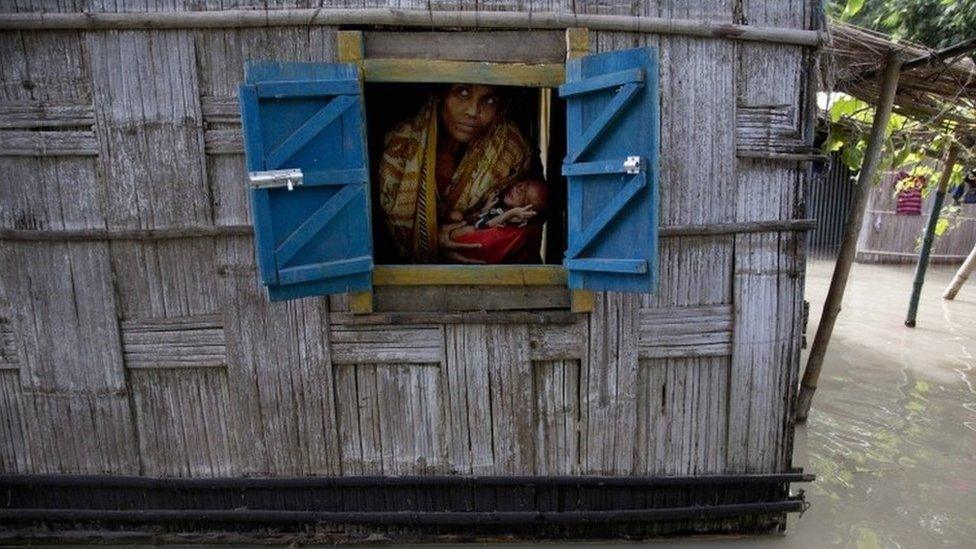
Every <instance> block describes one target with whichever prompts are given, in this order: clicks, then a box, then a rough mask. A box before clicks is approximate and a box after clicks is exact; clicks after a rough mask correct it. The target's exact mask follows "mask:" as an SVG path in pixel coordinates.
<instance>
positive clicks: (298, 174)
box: [247, 168, 305, 191]
mask: <svg viewBox="0 0 976 549" xmlns="http://www.w3.org/2000/svg"><path fill="white" fill-rule="evenodd" d="M247 177H248V179H250V180H251V186H252V187H254V188H256V189H273V188H277V187H288V190H289V191H290V190H293V189H294V188H295V186H297V185H301V184H302V183H303V182H304V181H305V178H304V176H303V175H302V170H301V169H300V168H292V169H289V170H268V171H264V172H248V174H247Z"/></svg>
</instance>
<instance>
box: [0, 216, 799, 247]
mask: <svg viewBox="0 0 976 549" xmlns="http://www.w3.org/2000/svg"><path fill="white" fill-rule="evenodd" d="M816 226H817V221H816V220H815V219H783V220H774V221H742V222H739V223H710V224H708V225H668V226H664V227H661V228H660V229H659V232H658V234H659V235H660V236H662V237H680V236H711V235H727V234H742V233H766V232H783V231H795V232H803V231H809V230H812V229H813V228H815V227H816ZM253 232H254V229H253V228H252V226H251V225H210V226H198V227H173V228H168V229H65V230H50V229H0V242H3V241H8V240H12V241H28V242H95V241H101V240H171V239H177V238H211V237H218V236H251V234H253Z"/></svg>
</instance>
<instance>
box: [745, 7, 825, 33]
mask: <svg viewBox="0 0 976 549" xmlns="http://www.w3.org/2000/svg"><path fill="white" fill-rule="evenodd" d="M812 5H813V2H810V1H809V0H742V2H741V7H740V8H739V9H741V11H742V14H741V18H742V22H743V23H744V24H747V25H765V26H769V27H777V28H790V29H808V28H810V25H809V23H808V21H809V20H810V18H811V14H810V8H811V6H812Z"/></svg>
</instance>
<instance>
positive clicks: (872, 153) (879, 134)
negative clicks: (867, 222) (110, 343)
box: [795, 51, 902, 421]
mask: <svg viewBox="0 0 976 549" xmlns="http://www.w3.org/2000/svg"><path fill="white" fill-rule="evenodd" d="M901 63H902V60H901V58H900V57H899V56H898V54H897V53H896V52H894V51H889V52H888V55H887V58H886V61H885V68H884V72H883V75H882V79H881V83H880V86H879V87H880V93H879V96H880V99H879V101H878V105H877V107H876V110H875V114H874V122H873V123H872V125H871V135H870V137H869V138H868V147H867V151H866V152H865V154H864V162H863V164H862V165H861V173H860V175H859V176H858V178H857V187H856V188H855V189H854V198H853V202H852V204H851V210H850V213H849V214H848V216H847V222H846V224H845V226H844V239H843V241H842V242H841V246H840V254H839V255H838V257H837V264H836V265H835V266H834V275H833V278H831V280H830V289H829V290H828V291H827V299H826V301H825V302H824V306H823V314H822V315H821V318H820V325H819V326H818V327H817V335H816V337H815V338H814V340H813V345H812V346H811V347H810V358H809V359H808V360H807V368H806V371H805V372H804V373H803V381H802V382H801V383H800V395H799V397H798V398H797V403H796V414H795V417H796V420H797V421H806V419H807V414H809V413H810V403H811V402H812V401H813V393H814V392H815V391H816V390H817V380H818V379H819V378H820V370H821V369H822V368H823V361H824V356H825V355H826V353H827V344H828V343H829V342H830V336H831V334H832V333H833V331H834V324H835V323H836V322H837V315H839V314H840V307H841V302H842V301H843V299H844V289H845V288H846V287H847V278H848V277H849V276H850V273H851V264H852V263H853V262H854V252H855V250H856V248H857V237H858V233H860V230H861V222H862V221H863V219H864V210H865V208H866V207H867V202H868V194H869V192H870V190H871V183H872V181H873V180H874V173H875V171H876V170H877V168H878V161H879V160H880V159H881V149H882V147H884V142H885V130H886V128H887V127H888V119H889V118H891V108H892V105H893V104H894V101H895V92H896V91H897V90H898V75H899V74H900V72H901Z"/></svg>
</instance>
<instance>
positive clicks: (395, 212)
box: [379, 99, 531, 263]
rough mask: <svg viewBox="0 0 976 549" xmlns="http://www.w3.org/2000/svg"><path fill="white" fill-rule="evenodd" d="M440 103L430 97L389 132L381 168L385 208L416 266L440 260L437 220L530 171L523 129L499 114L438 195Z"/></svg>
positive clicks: (398, 241)
mask: <svg viewBox="0 0 976 549" xmlns="http://www.w3.org/2000/svg"><path fill="white" fill-rule="evenodd" d="M438 105H439V103H438V102H437V101H436V100H434V99H431V100H430V101H428V102H427V104H426V105H425V106H424V108H423V109H421V111H420V112H419V113H417V115H416V116H415V117H413V118H412V119H410V120H407V121H406V122H403V123H402V124H400V125H399V126H397V127H396V128H395V129H394V130H393V131H391V132H390V133H389V134H387V136H386V139H385V140H384V144H383V158H382V159H381V160H380V169H379V197H380V207H381V208H382V210H383V213H384V215H385V218H386V225H387V227H388V228H389V230H390V234H391V235H392V236H393V239H394V240H395V242H396V245H397V248H398V251H399V253H400V255H401V256H403V257H412V258H413V261H414V262H416V263H433V262H435V261H437V225H438V219H439V218H443V217H444V216H446V215H447V214H448V213H449V212H451V211H461V212H466V211H468V210H470V209H471V208H472V207H474V206H475V205H476V204H477V203H478V202H479V201H480V200H481V199H482V198H483V197H484V196H486V195H488V193H491V192H493V191H497V190H500V189H502V188H504V187H506V186H507V185H509V184H510V183H512V182H513V181H516V180H517V179H518V178H519V177H522V176H523V175H524V174H525V173H526V172H527V171H528V169H529V166H530V163H531V156H530V150H529V145H528V143H526V141H525V138H523V137H522V134H521V133H519V131H518V128H517V127H516V126H515V124H513V123H512V122H510V121H509V120H508V119H507V118H505V117H504V116H502V115H499V118H498V119H496V120H495V122H493V123H492V124H491V126H489V127H488V128H486V129H485V131H484V133H482V135H481V136H480V137H478V139H477V140H476V141H474V142H472V143H470V144H469V145H468V149H467V152H465V154H464V157H463V158H462V159H461V162H460V164H459V165H458V167H457V169H456V170H455V171H454V175H453V176H452V177H451V183H450V185H449V186H448V188H447V190H446V192H445V193H444V196H438V193H437V181H436V179H435V177H434V170H435V167H436V166H437V126H438V114H439V113H438Z"/></svg>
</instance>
